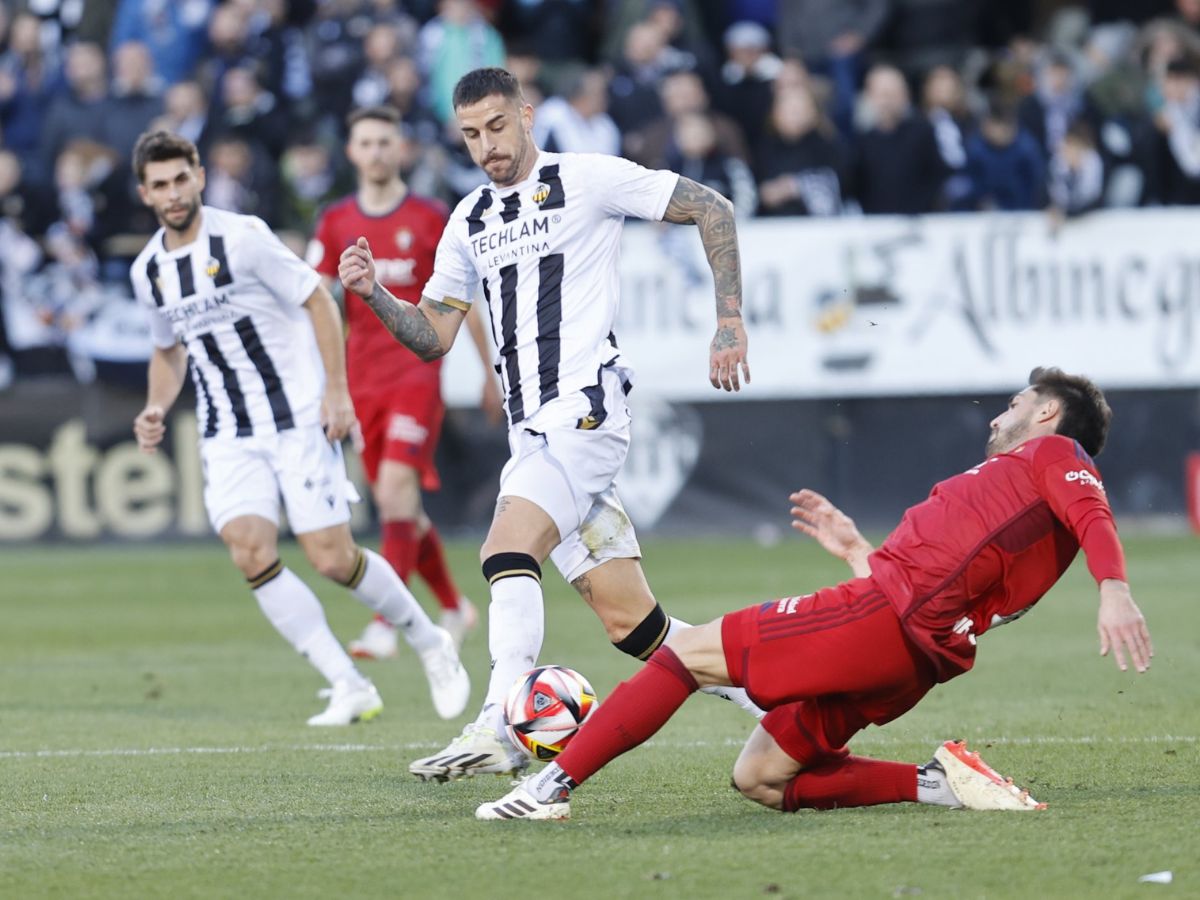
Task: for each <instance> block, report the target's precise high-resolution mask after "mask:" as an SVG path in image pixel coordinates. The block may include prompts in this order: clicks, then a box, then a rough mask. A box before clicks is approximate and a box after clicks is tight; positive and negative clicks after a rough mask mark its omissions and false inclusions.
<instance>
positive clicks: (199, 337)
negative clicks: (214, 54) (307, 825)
mask: <svg viewBox="0 0 1200 900" xmlns="http://www.w3.org/2000/svg"><path fill="white" fill-rule="evenodd" d="M134 158H135V171H136V173H137V175H138V181H139V187H140V192H141V197H142V200H143V202H144V203H145V204H146V206H148V207H150V208H152V209H153V210H154V213H155V216H156V217H157V218H158V220H159V222H160V223H161V225H162V228H161V229H160V230H159V231H158V232H157V233H156V234H155V235H154V237H152V238H151V240H150V241H149V243H148V244H147V245H146V247H145V249H144V250H143V251H142V252H141V253H140V254H139V255H138V257H137V259H136V260H134V264H133V267H132V269H131V272H130V275H131V278H132V281H133V286H134V292H135V295H136V297H137V300H138V302H139V303H140V304H141V306H142V307H143V308H144V309H145V310H146V314H147V316H148V318H149V320H150V331H151V335H152V339H153V342H154V347H155V349H154V353H153V356H152V357H151V361H150V367H149V371H148V379H147V380H148V385H147V392H146V405H145V407H144V408H143V409H142V411H141V412H140V413H139V414H138V415H137V417H136V419H135V420H134V434H135V436H136V437H137V442H138V446H139V447H140V448H141V449H142V450H143V451H145V452H149V453H153V452H155V451H156V449H157V447H158V445H159V444H160V443H161V442H162V440H163V437H164V435H165V432H166V427H165V419H166V414H167V410H168V409H169V408H170V407H171V405H172V404H173V403H174V401H175V399H176V398H177V397H178V396H179V393H180V391H181V390H182V388H183V384H184V379H185V378H186V377H187V376H188V374H189V373H190V374H191V377H192V379H193V381H194V383H195V385H196V398H197V399H196V404H197V418H198V421H199V422H202V423H204V424H203V426H202V432H201V434H202V437H201V439H200V455H201V459H202V460H203V464H204V470H205V483H206V489H205V493H204V503H205V508H206V509H207V511H208V514H209V520H210V522H211V524H212V526H213V530H214V531H216V532H217V533H218V534H219V535H220V536H221V539H222V541H224V543H225V545H226V546H227V547H228V548H229V553H230V556H231V557H232V559H233V563H234V565H235V566H237V568H238V569H239V570H240V571H241V572H242V574H243V575H244V576H245V577H246V580H247V583H248V585H249V587H250V590H251V592H252V593H253V594H254V597H255V599H256V600H257V601H258V605H259V607H260V609H261V610H262V612H263V614H264V615H265V616H266V618H267V620H268V621H269V622H270V623H271V625H272V626H273V627H274V628H275V629H276V630H277V631H278V632H279V634H280V635H281V636H282V637H283V638H284V639H286V640H287V641H288V643H289V644H291V646H292V647H293V648H294V649H295V650H296V651H297V653H299V654H300V655H301V656H303V657H304V659H305V660H306V661H307V662H308V663H309V664H310V665H311V666H313V668H315V669H316V670H317V671H318V672H320V673H321V675H323V676H324V677H325V679H326V680H327V681H328V682H329V685H330V695H329V705H328V706H327V707H326V709H325V711H324V712H322V713H318V714H317V715H315V716H313V717H311V718H310V719H309V720H308V724H309V725H313V726H339V725H349V724H351V723H352V722H356V721H359V720H363V719H371V718H373V717H375V716H377V715H378V714H379V713H380V711H381V710H382V709H383V701H382V700H381V699H380V697H379V693H378V692H377V691H376V690H375V686H374V685H373V684H371V682H370V681H369V680H368V679H367V678H365V677H363V675H362V673H361V672H359V671H358V669H356V668H355V666H354V663H353V661H352V660H351V659H350V657H349V656H347V654H346V652H345V651H344V650H343V649H342V647H341V645H340V644H339V643H338V641H337V638H335V637H334V635H333V633H332V632H331V631H330V629H329V625H328V623H327V622H326V620H325V613H324V610H323V609H322V608H321V603H320V601H319V600H318V599H317V598H316V595H314V594H313V593H312V591H311V590H310V589H309V587H308V586H307V585H306V584H305V583H304V582H303V581H301V580H300V579H299V578H297V577H296V575H295V574H294V573H293V572H292V571H291V570H290V569H287V568H286V567H284V566H283V564H282V563H281V562H280V560H279V550H278V538H279V499H280V495H281V494H282V496H283V498H284V504H285V507H286V509H287V513H288V521H289V524H290V526H291V529H292V532H293V533H294V534H295V535H296V539H297V540H298V541H299V543H300V545H301V547H302V549H303V550H304V553H305V555H306V556H307V557H308V560H309V562H311V563H312V565H313V567H314V568H316V570H317V571H318V572H320V573H321V574H322V575H323V576H325V577H327V578H329V579H331V580H332V581H335V582H337V583H338V584H341V585H344V586H345V587H347V588H348V589H350V590H351V591H352V592H353V593H354V596H355V598H356V599H357V600H359V601H360V602H361V603H363V605H365V606H367V607H369V608H370V609H373V610H374V611H376V612H378V613H381V614H383V615H384V616H386V617H387V618H388V620H389V621H392V622H395V623H397V625H399V626H400V627H401V628H402V629H403V632H404V635H405V638H406V640H407V641H408V643H409V644H410V646H411V647H412V648H413V650H414V651H415V652H416V653H417V655H418V657H419V658H420V660H421V663H422V666H423V668H424V669H425V674H426V677H427V679H428V680H429V683H430V690H431V693H432V695H433V702H434V708H435V709H436V710H437V712H438V714H439V715H440V716H442V717H443V718H453V717H454V716H457V715H458V714H459V713H461V712H462V710H463V709H464V708H465V706H466V704H467V700H468V699H469V694H470V681H469V679H468V677H467V673H466V671H465V670H464V669H463V668H462V666H461V664H460V663H459V660H458V655H457V653H456V652H455V649H454V642H453V640H452V639H451V638H450V635H448V634H446V633H445V632H444V631H442V630H441V629H440V628H438V627H437V626H435V625H434V624H433V623H432V622H431V621H430V620H429V617H428V616H426V615H425V612H424V611H423V610H422V609H421V607H420V605H419V604H418V603H417V601H416V600H415V599H414V598H413V596H412V594H411V593H409V591H408V589H407V588H405V586H404V583H403V582H402V581H401V580H400V579H399V578H398V577H397V576H396V573H395V572H394V571H392V568H391V567H390V566H389V565H388V564H387V562H386V561H385V560H384V559H383V558H382V557H380V556H378V555H377V554H375V553H374V552H372V551H370V550H366V549H362V548H360V547H358V546H357V545H356V544H355V542H354V539H353V537H352V536H351V534H350V527H349V521H350V506H349V504H350V502H351V501H352V500H354V499H357V498H356V497H355V496H354V493H353V488H351V487H349V479H348V478H347V476H346V471H345V465H344V463H343V462H342V456H341V453H340V452H339V450H338V447H339V446H340V442H341V440H342V439H344V438H345V437H346V436H347V435H348V434H349V432H350V430H351V428H352V427H353V425H354V407H353V405H352V403H351V401H350V394H349V391H348V389H347V387H346V367H345V357H344V355H343V350H342V339H343V337H342V319H341V316H340V315H339V314H338V309H337V304H336V303H335V302H334V300H333V297H331V296H330V294H329V291H327V290H326V289H325V287H324V285H322V284H321V279H320V276H318V275H317V273H316V272H314V271H313V270H312V269H311V268H310V267H309V266H308V265H307V264H306V263H304V262H303V260H300V259H298V258H297V257H296V256H295V255H294V254H292V253H291V252H290V251H289V250H288V249H287V248H286V247H285V246H284V245H283V243H282V242H281V241H280V240H279V239H278V238H277V237H276V236H275V235H274V234H272V233H271V232H270V231H268V230H267V229H265V228H263V227H262V223H261V222H259V221H257V220H255V219H252V218H247V217H245V216H240V215H237V214H235V213H230V212H225V211H223V210H218V209H214V208H213V207H211V206H207V205H202V204H201V198H200V194H201V191H202V190H203V188H204V173H203V171H202V170H201V169H200V167H199V158H198V154H197V153H196V148H195V146H193V145H192V144H189V143H187V142H186V141H182V140H180V139H179V138H177V137H175V136H173V135H169V134H166V133H165V132H155V133H149V134H146V135H144V136H143V137H142V139H140V140H139V141H138V144H137V148H136V150H135V151H134ZM218 297H219V298H220V301H219V302H220V303H221V304H222V305H223V306H222V308H223V309H224V310H226V311H227V312H226V314H225V315H223V316H212V315H205V312H206V311H207V310H209V309H211V308H212V307H213V306H215V305H216V303H217V302H218V301H217V298H218ZM314 488H315V489H314Z"/></svg>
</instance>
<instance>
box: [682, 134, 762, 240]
mask: <svg viewBox="0 0 1200 900" xmlns="http://www.w3.org/2000/svg"><path fill="white" fill-rule="evenodd" d="M674 125H675V133H674V136H673V140H672V142H671V148H670V150H669V151H668V153H667V166H666V167H667V168H669V169H671V170H672V171H675V172H678V173H679V175H680V177H681V178H690V179H691V180H692V181H694V182H696V183H697V184H702V185H704V186H705V187H708V188H712V189H713V190H714V191H716V192H717V193H718V194H720V195H721V196H722V197H725V198H726V199H728V200H730V201H731V202H732V203H733V211H734V214H735V215H736V216H737V217H738V218H739V219H743V218H749V217H750V216H753V215H754V213H755V210H756V209H757V207H758V191H757V189H756V188H755V185H754V175H753V174H752V173H751V171H750V167H749V166H747V165H746V163H745V161H744V160H741V159H739V158H738V157H736V156H731V155H729V154H726V153H723V152H722V151H721V148H720V146H719V145H718V143H717V129H716V127H715V125H714V124H713V121H712V119H710V118H709V117H708V116H707V115H706V114H704V113H700V112H689V113H684V114H683V115H681V116H679V117H678V118H677V119H675V121H674Z"/></svg>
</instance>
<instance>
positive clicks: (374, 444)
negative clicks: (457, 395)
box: [353, 367, 446, 491]
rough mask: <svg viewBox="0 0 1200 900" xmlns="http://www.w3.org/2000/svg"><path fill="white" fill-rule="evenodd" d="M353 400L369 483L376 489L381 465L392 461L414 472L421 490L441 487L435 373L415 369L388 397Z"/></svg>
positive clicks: (386, 393) (377, 394)
mask: <svg viewBox="0 0 1200 900" xmlns="http://www.w3.org/2000/svg"><path fill="white" fill-rule="evenodd" d="M430 368H432V367H430ZM353 399H354V411H355V413H357V415H358V423H359V426H360V427H361V428H362V435H363V444H364V446H363V451H362V461H363V468H364V469H366V472H367V480H368V481H370V482H371V483H372V484H374V483H375V480H376V478H377V477H378V476H379V464H380V463H381V462H382V461H383V460H385V459H390V460H392V461H394V462H398V463H403V464H404V465H406V466H411V467H412V468H414V469H416V470H417V473H418V475H419V476H420V478H421V488H422V490H426V491H436V490H437V489H438V488H440V487H441V486H442V482H441V479H439V478H438V473H437V469H436V468H435V467H434V464H433V452H434V450H435V449H437V442H438V436H439V435H440V434H441V432H442V418H443V417H444V416H445V413H446V407H445V406H444V405H443V403H442V390H441V380H440V375H439V372H438V371H437V370H436V369H433V371H427V370H426V369H424V368H420V369H414V370H412V371H410V372H406V373H404V375H403V376H402V377H401V378H400V379H399V380H398V381H396V382H395V383H394V384H393V385H391V386H390V389H389V390H388V391H376V392H372V393H366V394H360V395H358V396H356V397H354V398H353Z"/></svg>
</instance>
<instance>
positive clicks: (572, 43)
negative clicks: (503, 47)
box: [499, 0, 595, 74]
mask: <svg viewBox="0 0 1200 900" xmlns="http://www.w3.org/2000/svg"><path fill="white" fill-rule="evenodd" d="M591 7H592V4H591V3H589V2H588V0H520V2H517V3H504V4H502V5H501V8H500V19H499V27H500V30H501V31H502V32H503V33H504V36H505V38H506V39H507V42H508V43H509V44H510V45H511V43H512V41H513V40H514V39H517V40H520V41H522V42H524V43H525V44H527V45H528V46H529V47H536V48H537V51H538V56H539V57H540V58H541V59H542V60H543V61H545V62H547V63H551V64H553V63H566V64H567V65H571V66H578V65H580V64H581V63H584V62H587V61H590V60H592V59H593V58H594V48H595V35H594V34H593V33H592V25H593V13H592V9H591ZM513 74H516V73H515V72H514V73H513Z"/></svg>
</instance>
